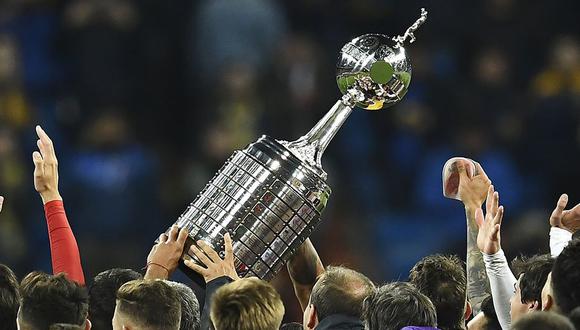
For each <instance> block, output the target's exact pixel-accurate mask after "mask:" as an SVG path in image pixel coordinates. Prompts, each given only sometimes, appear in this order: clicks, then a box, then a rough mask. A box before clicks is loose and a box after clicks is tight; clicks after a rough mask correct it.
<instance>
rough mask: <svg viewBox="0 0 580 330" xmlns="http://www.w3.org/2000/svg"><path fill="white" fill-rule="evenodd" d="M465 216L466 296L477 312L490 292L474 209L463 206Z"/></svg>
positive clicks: (475, 312) (474, 311)
mask: <svg viewBox="0 0 580 330" xmlns="http://www.w3.org/2000/svg"><path fill="white" fill-rule="evenodd" d="M465 217H466V218H467V297H468V298H469V302H470V303H471V307H472V308H473V314H474V315H475V314H477V313H479V311H480V310H481V303H482V302H483V300H484V299H485V298H486V297H487V296H489V295H490V294H491V289H490V287H489V280H488V278H487V273H486V271H485V264H484V263H483V256H482V255H481V252H480V251H479V248H478V247H477V232H478V228H477V224H476V222H475V209H472V208H471V207H465Z"/></svg>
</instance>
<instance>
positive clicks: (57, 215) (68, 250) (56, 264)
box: [44, 201, 85, 285]
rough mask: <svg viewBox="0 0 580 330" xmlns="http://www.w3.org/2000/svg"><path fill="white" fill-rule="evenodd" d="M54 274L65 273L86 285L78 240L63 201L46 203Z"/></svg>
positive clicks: (45, 210) (71, 278) (73, 279)
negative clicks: (67, 216)
mask: <svg viewBox="0 0 580 330" xmlns="http://www.w3.org/2000/svg"><path fill="white" fill-rule="evenodd" d="M44 212H45V216H46V224H47V227H48V238H49V241H50V256H51V260H52V272H53V274H55V275H56V274H59V273H65V274H66V276H67V278H68V279H70V280H72V281H75V282H77V283H78V284H80V285H85V276H84V274H83V267H82V265H81V256H80V253H79V247H78V245H77V240H76V239H75V236H74V234H73V232H72V229H71V228H70V225H69V223H68V220H67V218H66V213H65V212H64V204H63V202H62V201H51V202H48V203H46V204H45V205H44Z"/></svg>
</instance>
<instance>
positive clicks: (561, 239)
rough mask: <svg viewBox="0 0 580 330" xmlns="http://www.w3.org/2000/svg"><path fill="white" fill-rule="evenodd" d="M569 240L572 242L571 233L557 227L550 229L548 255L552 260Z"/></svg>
mask: <svg viewBox="0 0 580 330" xmlns="http://www.w3.org/2000/svg"><path fill="white" fill-rule="evenodd" d="M570 240H572V233H571V232H569V231H567V230H566V229H562V228H558V227H552V228H550V254H551V255H552V258H556V257H558V256H559V255H560V253H562V250H564V248H565V247H566V246H567V245H568V242H569V241H570Z"/></svg>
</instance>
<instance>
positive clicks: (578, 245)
mask: <svg viewBox="0 0 580 330" xmlns="http://www.w3.org/2000/svg"><path fill="white" fill-rule="evenodd" d="M551 274H552V276H551V279H552V283H551V286H552V292H553V296H550V295H548V301H547V302H546V303H544V305H546V306H547V307H549V306H550V305H553V304H555V305H556V306H557V310H558V311H559V312H560V313H562V314H564V315H568V314H569V313H570V312H571V311H572V310H573V309H574V308H576V307H578V306H580V285H578V284H579V283H580V239H574V240H572V241H570V242H569V243H568V246H567V247H565V248H564V250H563V251H562V253H560V255H559V256H558V257H557V258H556V261H555V262H554V267H553V268H552V273H551ZM547 309H549V308H547Z"/></svg>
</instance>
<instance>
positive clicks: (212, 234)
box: [176, 9, 427, 284]
mask: <svg viewBox="0 0 580 330" xmlns="http://www.w3.org/2000/svg"><path fill="white" fill-rule="evenodd" d="M426 19H427V12H426V11H425V9H422V10H421V17H420V18H419V19H418V20H417V21H416V22H415V23H414V24H413V25H412V26H411V27H409V28H408V29H407V31H406V32H405V34H404V35H403V36H398V37H396V38H389V37H387V36H385V35H381V34H366V35H363V36H360V37H357V38H354V39H353V40H352V41H350V42H348V43H347V44H346V45H344V47H343V48H342V50H341V52H340V56H339V60H338V64H337V76H336V79H337V83H338V86H339V88H340V91H341V92H342V93H343V97H342V98H341V99H340V100H339V101H337V102H336V104H334V106H333V107H332V108H331V109H330V111H328V113H327V114H326V115H325V116H324V117H323V118H322V119H321V120H320V121H319V122H318V123H317V124H316V126H314V127H313V128H312V129H311V130H310V132H308V133H307V134H306V135H304V136H302V137H300V138H299V139H298V140H295V141H292V142H287V141H280V140H275V139H273V138H270V137H268V136H262V137H261V138H260V139H258V140H257V141H256V142H253V143H251V144H250V145H248V146H247V147H246V148H245V149H243V150H238V151H235V152H234V153H233V155H232V156H231V157H230V158H229V159H228V160H227V161H226V162H225V164H224V165H223V167H222V168H221V169H220V170H219V171H218V172H217V173H216V175H215V176H214V177H213V179H211V181H210V182H209V183H208V184H207V185H206V186H205V188H204V189H203V190H202V191H201V193H200V194H199V195H198V196H197V197H196V199H195V200H194V201H193V202H192V203H191V204H190V205H189V207H188V208H187V209H186V210H185V212H184V213H183V214H182V215H181V216H180V217H179V219H178V220H177V222H176V224H177V225H178V226H179V227H180V228H186V229H187V230H188V231H189V238H188V243H187V244H186V248H185V253H184V255H183V257H182V258H183V259H193V260H194V261H196V262H198V263H199V261H198V260H197V259H196V258H195V257H194V256H192V255H190V253H189V246H190V245H191V244H192V243H193V242H194V241H197V240H204V241H205V242H207V243H208V244H209V245H210V246H212V247H213V248H214V249H215V250H216V251H218V252H219V253H220V255H221V256H222V257H223V235H224V234H225V233H226V232H229V233H230V235H231V236H232V239H233V244H234V245H233V252H234V259H235V265H236V269H237V271H238V274H239V275H240V276H241V277H245V276H246V277H247V276H256V277H259V278H261V279H264V280H271V279H272V278H273V277H274V275H276V273H278V271H279V270H280V269H281V268H282V267H283V266H284V264H285V263H286V262H287V261H288V260H289V259H290V257H291V256H292V255H293V253H294V252H295V251H296V249H297V248H298V247H299V246H300V245H301V244H302V243H303V242H304V240H306V238H308V237H309V236H310V234H311V233H312V231H313V230H314V228H316V226H317V224H318V222H319V221H320V216H321V213H322V211H323V210H324V208H325V207H326V203H327V201H328V198H329V196H330V192H331V189H330V187H329V185H328V184H327V183H326V177H327V175H326V173H325V172H324V170H323V169H322V163H321V158H322V154H323V153H324V150H325V149H326V147H327V146H328V144H329V142H330V140H331V139H332V138H333V137H334V135H335V134H336V132H337V131H338V129H339V128H340V127H341V125H342V124H343V123H344V121H345V120H346V118H347V117H348V115H349V114H350V113H351V111H352V109H353V108H354V107H355V106H358V107H360V108H363V109H367V110H380V109H384V108H386V107H389V106H392V105H394V104H395V103H397V102H399V101H400V100H401V99H402V98H403V96H404V95H405V94H406V92H407V90H408V88H409V83H410V81H411V66H410V64H409V61H408V57H407V54H406V51H405V48H404V47H403V46H404V43H405V41H406V39H407V38H410V41H411V42H413V41H414V39H415V38H414V35H413V32H414V31H415V30H416V29H417V28H418V27H419V26H420V25H421V24H423V23H424V22H425V20H426ZM200 264H201V263H200ZM180 268H181V269H182V270H183V271H184V272H186V274H187V275H188V276H190V277H191V278H192V279H193V280H195V281H196V282H198V283H200V284H202V283H203V280H202V279H201V278H200V277H199V276H197V274H194V273H193V272H192V271H189V269H187V267H185V266H184V265H181V267H180Z"/></svg>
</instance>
